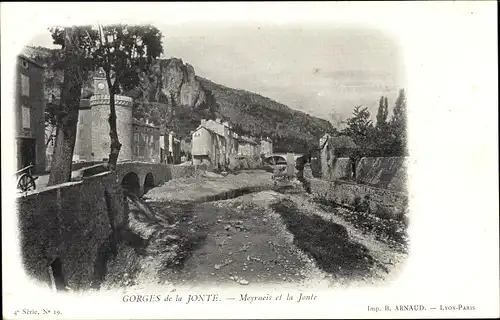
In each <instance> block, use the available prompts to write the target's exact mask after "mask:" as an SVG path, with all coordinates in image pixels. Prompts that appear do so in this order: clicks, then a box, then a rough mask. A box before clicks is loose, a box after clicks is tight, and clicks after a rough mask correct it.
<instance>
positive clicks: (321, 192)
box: [309, 178, 408, 220]
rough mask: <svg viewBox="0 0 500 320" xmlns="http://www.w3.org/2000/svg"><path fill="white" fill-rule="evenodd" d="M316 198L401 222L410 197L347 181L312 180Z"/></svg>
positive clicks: (312, 188)
mask: <svg viewBox="0 0 500 320" xmlns="http://www.w3.org/2000/svg"><path fill="white" fill-rule="evenodd" d="M309 181H310V182H311V191H312V193H313V195H314V196H316V197H319V198H324V199H326V200H329V201H333V202H335V203H337V204H339V205H342V206H347V207H351V208H353V209H357V208H356V207H358V206H366V207H368V208H369V211H370V212H371V213H373V214H375V215H377V216H380V217H384V218H387V217H390V218H394V219H398V220H401V219H403V217H404V216H405V214H406V211H407V207H408V196H407V194H405V193H402V192H396V191H393V190H387V189H380V188H375V187H371V186H368V185H363V184H357V183H353V182H347V181H341V180H336V181H327V180H322V179H316V178H310V180H309Z"/></svg>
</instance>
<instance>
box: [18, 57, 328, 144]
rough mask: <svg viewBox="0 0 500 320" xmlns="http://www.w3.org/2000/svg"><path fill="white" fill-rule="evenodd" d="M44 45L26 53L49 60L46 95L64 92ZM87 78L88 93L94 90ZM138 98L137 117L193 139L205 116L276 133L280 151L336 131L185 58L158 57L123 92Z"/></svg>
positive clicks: (242, 129)
mask: <svg viewBox="0 0 500 320" xmlns="http://www.w3.org/2000/svg"><path fill="white" fill-rule="evenodd" d="M56 51H57V50H53V49H47V48H43V47H27V48H26V49H25V50H24V51H23V53H24V54H25V55H27V56H29V57H31V58H33V59H36V60H38V61H40V62H41V63H45V64H46V65H47V66H48V68H47V71H46V76H45V80H46V88H45V91H46V96H47V97H48V96H49V95H50V94H54V95H55V96H56V97H58V96H59V95H60V88H59V87H60V84H61V83H62V80H63V73H62V71H53V70H52V69H51V68H50V66H51V64H52V63H53V61H52V59H53V57H54V52H56ZM92 91H93V88H92V83H91V79H87V81H86V83H85V85H84V88H83V94H82V97H83V98H85V97H88V96H90V95H91V94H92ZM121 94H123V95H127V96H130V97H132V98H134V117H135V118H138V119H140V118H149V120H151V121H152V122H154V123H156V124H158V125H161V126H162V127H163V128H167V129H168V130H174V131H175V132H177V133H178V134H179V135H180V136H181V137H183V138H187V139H188V140H189V139H190V131H191V130H194V129H195V128H196V127H197V126H198V125H199V123H200V120H201V119H203V118H209V119H215V118H223V119H225V120H229V121H231V122H232V123H233V124H234V125H235V128H236V130H237V132H239V133H240V134H248V135H252V136H255V137H261V136H262V137H266V136H267V137H270V138H271V139H272V140H273V142H274V148H275V150H276V151H277V152H287V151H289V152H305V151H307V150H309V149H310V148H311V147H314V146H317V145H318V143H319V138H320V137H321V136H323V135H324V134H325V133H326V132H328V133H334V132H335V131H336V130H335V128H333V126H332V124H331V123H330V122H328V121H327V120H324V119H320V118H317V117H313V116H311V115H309V114H306V113H304V112H302V111H297V110H294V109H291V108H289V107H287V106H286V105H284V104H282V103H279V102H276V101H274V100H272V99H269V98H266V97H264V96H262V95H259V94H256V93H252V92H249V91H245V90H238V89H232V88H229V87H226V86H223V85H220V84H217V83H214V82H212V81H210V80H208V79H205V78H202V77H199V76H197V75H196V74H195V70H194V68H193V66H191V65H190V64H188V63H184V62H183V61H182V59H178V58H170V59H158V60H157V61H156V62H155V63H154V64H153V65H152V66H151V67H150V69H149V71H148V72H145V73H143V74H141V75H140V76H139V85H138V86H136V87H134V88H131V89H128V90H123V92H122V93H121Z"/></svg>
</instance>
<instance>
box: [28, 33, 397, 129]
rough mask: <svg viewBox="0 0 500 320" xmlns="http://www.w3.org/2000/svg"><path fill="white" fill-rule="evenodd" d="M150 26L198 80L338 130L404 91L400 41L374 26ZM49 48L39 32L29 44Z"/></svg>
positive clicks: (169, 53)
mask: <svg viewBox="0 0 500 320" xmlns="http://www.w3.org/2000/svg"><path fill="white" fill-rule="evenodd" d="M155 25H156V26H157V27H158V28H159V29H160V30H161V31H162V33H163V35H164V39H163V47H164V57H165V58H170V57H177V58H181V59H182V60H183V61H184V62H185V63H189V64H191V65H192V66H193V67H194V68H195V72H196V74H197V75H199V76H201V77H204V78H207V79H209V80H211V81H213V82H216V83H219V84H222V85H225V86H228V87H232V88H236V89H244V90H248V91H251V92H255V93H258V94H261V95H263V96H266V97H269V98H271V99H273V100H276V101H278V102H281V103H283V104H285V105H287V106H289V107H290V108H293V109H296V110H301V111H304V112H306V113H309V114H311V115H313V116H317V117H320V118H323V119H327V120H329V121H332V123H333V124H334V126H337V127H341V126H342V125H341V124H340V121H342V120H345V119H346V118H347V117H349V116H350V115H351V114H352V110H353V108H354V107H355V106H356V105H363V106H366V107H368V108H369V110H370V112H371V113H372V117H373V118H375V114H376V112H377V107H378V100H379V99H380V96H382V95H384V96H387V97H388V99H389V105H390V107H391V106H393V105H394V102H395V99H396V97H397V93H398V91H399V89H401V88H404V81H405V78H404V77H405V75H404V69H403V64H402V61H403V57H402V56H401V53H400V48H399V45H398V42H397V40H394V39H391V38H389V37H388V36H387V35H385V34H383V33H381V32H379V31H378V30H375V29H368V28H364V29H363V28H350V27H343V26H335V27H333V26H329V27H325V26H323V27H321V26H307V25H281V26H278V25H259V24H255V25H250V24H246V25H236V26H235V25H232V26H230V27H229V26H228V27H224V26H220V25H217V26H213V27H207V26H206V25H205V26H204V27H201V26H194V27H193V26H191V27H186V26H185V25H183V26H178V25H161V24H155ZM51 43H52V40H51V38H50V35H49V34H48V33H46V34H45V33H43V34H40V35H38V36H36V37H35V38H34V39H33V41H31V43H30V44H29V45H41V46H45V47H52V45H51Z"/></svg>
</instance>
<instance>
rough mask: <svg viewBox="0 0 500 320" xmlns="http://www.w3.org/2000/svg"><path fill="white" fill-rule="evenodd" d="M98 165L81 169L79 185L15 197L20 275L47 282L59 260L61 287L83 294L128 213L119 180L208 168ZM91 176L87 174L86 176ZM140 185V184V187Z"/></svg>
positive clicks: (101, 268) (96, 276) (158, 177)
mask: <svg viewBox="0 0 500 320" xmlns="http://www.w3.org/2000/svg"><path fill="white" fill-rule="evenodd" d="M102 168H103V167H102V165H96V166H94V167H92V168H87V169H86V170H82V172H81V175H80V176H79V179H81V180H79V181H74V182H68V183H64V184H60V185H56V186H52V187H46V188H42V189H41V190H36V191H32V192H28V193H26V194H23V195H19V196H18V198H17V205H18V214H19V228H20V230H19V234H20V239H21V252H22V259H23V264H24V267H25V271H26V273H27V274H28V275H29V276H31V277H33V278H35V279H37V280H39V281H42V282H45V283H47V285H48V286H50V284H51V272H52V271H51V267H50V266H51V264H52V263H53V262H54V261H55V260H56V259H59V260H60V261H61V263H62V273H63V275H64V278H65V281H66V283H67V285H68V286H69V287H70V288H71V289H72V290H79V289H80V290H85V289H88V288H90V287H91V285H92V284H93V281H94V280H95V281H97V282H98V281H99V277H100V276H102V272H104V270H105V269H104V263H105V261H106V259H107V258H106V257H107V256H106V254H107V253H108V252H110V251H111V250H112V248H113V247H114V246H115V245H116V241H117V240H116V239H118V238H119V237H118V236H119V232H120V230H121V228H122V227H123V226H126V225H127V223H128V221H127V218H128V215H127V214H126V212H127V211H126V210H125V209H124V202H123V193H122V189H121V178H122V177H121V176H120V175H124V174H126V172H130V170H132V172H136V173H137V174H138V176H139V177H140V178H141V181H140V183H141V184H142V183H143V180H142V179H143V176H145V175H146V173H148V172H151V173H153V175H154V176H155V178H154V179H155V185H159V184H162V183H163V182H165V181H168V180H170V179H176V178H182V177H187V176H192V175H195V174H196V171H199V170H207V169H208V166H205V165H200V166H182V165H175V166H174V165H170V166H168V165H160V164H144V163H133V162H130V163H124V164H119V166H118V171H116V172H115V173H111V172H109V171H105V172H102V170H103V169H102ZM90 174H93V175H90ZM141 187H142V185H141Z"/></svg>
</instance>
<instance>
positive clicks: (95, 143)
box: [90, 77, 133, 161]
mask: <svg viewBox="0 0 500 320" xmlns="http://www.w3.org/2000/svg"><path fill="white" fill-rule="evenodd" d="M109 98H110V97H109V91H108V85H107V83H106V78H103V77H94V95H93V96H92V97H91V98H90V108H91V110H92V152H93V153H94V159H95V160H98V161H99V160H103V159H108V158H109V153H110V151H111V148H110V144H111V140H110V137H109V123H108V118H109V113H110V106H109ZM115 109H116V129H117V132H118V139H119V140H120V143H121V144H122V147H121V149H120V154H119V156H118V160H131V159H132V136H133V135H132V98H130V97H125V96H120V95H115Z"/></svg>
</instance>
